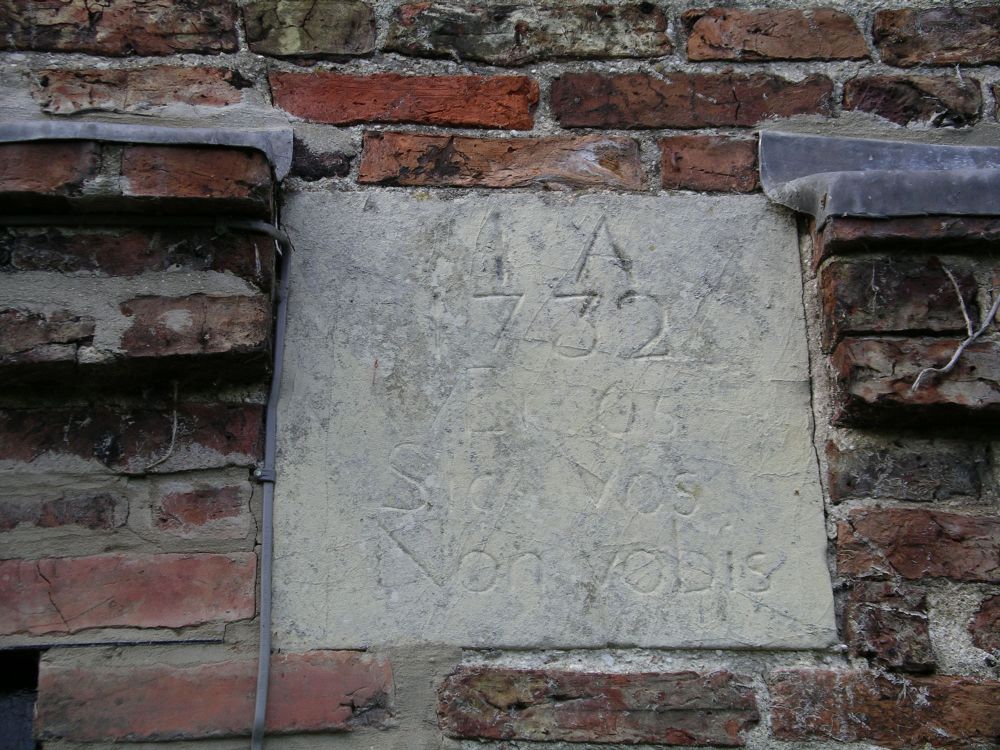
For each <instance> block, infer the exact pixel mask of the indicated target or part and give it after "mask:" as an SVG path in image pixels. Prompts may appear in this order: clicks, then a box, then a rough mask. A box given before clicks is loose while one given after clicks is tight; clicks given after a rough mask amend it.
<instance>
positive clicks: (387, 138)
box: [358, 133, 643, 190]
mask: <svg viewBox="0 0 1000 750" xmlns="http://www.w3.org/2000/svg"><path fill="white" fill-rule="evenodd" d="M358 181H359V182H362V183H369V184H379V185H437V186H453V187H491V188H513V187H531V186H537V185H561V186H567V187H605V188H618V189H624V190H639V189H641V188H642V183H643V174H642V165H641V164H640V162H639V148H638V145H637V144H636V143H635V141H633V140H632V139H630V138H620V137H609V136H597V135H595V136H586V137H568V136H562V137H555V138H518V139H501V138H470V137H464V136H444V135H423V134H419V133H366V134H365V141H364V152H363V154H362V159H361V171H360V174H359V175H358Z"/></svg>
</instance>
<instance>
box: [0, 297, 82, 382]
mask: <svg viewBox="0 0 1000 750" xmlns="http://www.w3.org/2000/svg"><path fill="white" fill-rule="evenodd" d="M93 337H94V319H93V318H91V317H87V316H79V315H73V314H72V313H71V312H69V311H68V310H59V311H55V312H51V313H44V312H34V311H29V310H16V309H12V308H8V309H6V310H0V368H3V369H5V370H6V369H8V368H11V367H20V366H32V365H41V364H45V363H53V362H75V361H76V357H77V350H78V349H79V347H80V346H81V345H84V344H89V343H90V342H91V341H92V340H93Z"/></svg>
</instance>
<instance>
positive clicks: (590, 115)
mask: <svg viewBox="0 0 1000 750" xmlns="http://www.w3.org/2000/svg"><path fill="white" fill-rule="evenodd" d="M832 92H833V83H832V82H831V81H830V79H829V78H825V77H824V76H819V75H812V76H809V77H807V78H804V79H803V80H801V81H789V80H786V79H784V78H779V77H778V76H774V75H770V74H766V73H755V74H751V75H746V74H739V73H733V72H731V71H726V72H723V73H675V72H671V73H667V74H665V75H663V76H662V77H658V76H651V75H647V74H645V73H627V74H622V75H609V76H606V75H601V74H599V73H567V74H565V75H563V76H561V77H559V78H557V79H556V80H555V81H554V82H553V83H552V110H553V113H554V114H555V116H556V117H557V118H558V120H559V123H560V124H561V125H562V126H563V127H569V128H705V127H751V126H753V125H756V124H757V123H759V122H761V121H762V120H765V119H767V118H769V117H790V116H792V115H801V114H824V115H825V114H829V113H830V96H831V93H832Z"/></svg>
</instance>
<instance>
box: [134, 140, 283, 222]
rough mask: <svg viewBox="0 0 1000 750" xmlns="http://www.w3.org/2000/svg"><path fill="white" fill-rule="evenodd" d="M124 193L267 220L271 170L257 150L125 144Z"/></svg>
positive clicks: (184, 208) (170, 203)
mask: <svg viewBox="0 0 1000 750" xmlns="http://www.w3.org/2000/svg"><path fill="white" fill-rule="evenodd" d="M122 179H123V181H124V189H123V193H124V195H125V196H127V197H131V198H140V199H152V198H156V199H160V202H162V203H163V204H165V205H167V206H177V207H178V208H180V209H183V210H198V211H209V212H212V213H215V212H218V211H229V212H239V213H249V214H253V215H260V216H268V215H270V212H271V204H272V195H271V189H272V182H271V167H270V165H269V164H268V161H267V158H266V157H265V156H264V155H263V154H262V153H260V152H259V151H250V150H244V149H235V148H215V147H196V146H126V147H125V150H124V153H123V155H122Z"/></svg>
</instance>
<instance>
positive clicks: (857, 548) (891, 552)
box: [837, 508, 1000, 583]
mask: <svg viewBox="0 0 1000 750" xmlns="http://www.w3.org/2000/svg"><path fill="white" fill-rule="evenodd" d="M837 570H838V572H839V573H840V575H844V576H859V577H866V578H884V577H886V576H893V575H898V576H902V577H903V578H908V579H911V580H917V579H923V578H950V579H951V580H954V581H981V582H985V583H1000V518H998V517H996V516H966V515H959V514H957V513H944V512H941V511H930V510H911V509H909V508H906V509H903V508H866V509H860V510H854V511H851V514H850V516H849V517H848V519H847V520H846V521H841V522H840V523H839V524H838V527H837Z"/></svg>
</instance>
